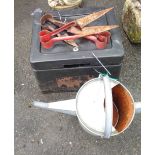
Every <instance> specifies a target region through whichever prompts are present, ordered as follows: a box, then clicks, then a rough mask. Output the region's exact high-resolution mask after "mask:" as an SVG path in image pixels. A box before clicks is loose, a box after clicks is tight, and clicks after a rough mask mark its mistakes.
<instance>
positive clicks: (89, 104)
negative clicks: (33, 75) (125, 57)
mask: <svg viewBox="0 0 155 155" xmlns="http://www.w3.org/2000/svg"><path fill="white" fill-rule="evenodd" d="M33 105H34V106H36V107H40V108H45V109H49V110H53V111H57V112H61V113H65V114H69V115H74V116H77V117H78V120H79V123H80V125H81V126H82V128H83V129H84V130H85V131H87V132H88V133H90V134H92V135H95V136H101V137H104V138H110V136H114V135H118V134H120V133H122V132H123V131H125V130H126V129H127V128H128V127H129V125H130V124H131V122H132V120H133V118H134V115H135V112H137V113H139V112H141V103H134V100H133V97H132V95H131V94H130V92H129V91H128V90H127V88H126V87H125V86H124V85H123V84H121V83H120V82H119V81H117V80H115V79H112V78H109V76H108V75H106V76H99V77H98V78H94V79H92V80H89V81H88V82H86V83H85V84H84V85H83V86H82V87H81V88H80V89H79V91H78V92H77V95H76V98H75V99H70V100H65V101H58V102H52V103H43V102H37V101H34V102H33Z"/></svg>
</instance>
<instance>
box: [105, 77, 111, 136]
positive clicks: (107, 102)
mask: <svg viewBox="0 0 155 155" xmlns="http://www.w3.org/2000/svg"><path fill="white" fill-rule="evenodd" d="M103 81H104V90H105V130H104V138H110V136H111V132H112V121H113V100H112V89H111V84H110V79H109V77H108V75H106V76H104V77H103Z"/></svg>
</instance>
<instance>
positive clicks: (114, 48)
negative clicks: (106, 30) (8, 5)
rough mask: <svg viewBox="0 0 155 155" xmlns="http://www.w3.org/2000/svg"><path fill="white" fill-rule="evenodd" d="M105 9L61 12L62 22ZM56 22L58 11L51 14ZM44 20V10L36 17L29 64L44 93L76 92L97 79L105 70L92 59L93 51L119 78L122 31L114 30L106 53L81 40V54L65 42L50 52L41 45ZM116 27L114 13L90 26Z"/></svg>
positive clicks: (115, 76) (79, 42)
mask: <svg viewBox="0 0 155 155" xmlns="http://www.w3.org/2000/svg"><path fill="white" fill-rule="evenodd" d="M101 9H105V8H81V9H74V10H67V11H59V13H60V15H61V17H62V20H65V18H66V19H67V21H71V20H73V19H76V18H80V17H82V16H83V15H87V14H90V13H92V12H95V11H99V10H101ZM50 13H52V15H53V16H54V18H58V19H59V14H58V12H57V11H50ZM41 16H42V12H41V10H37V11H35V13H34V18H33V31H32V47H31V54H30V63H31V66H32V68H33V71H34V73H35V76H36V79H37V81H38V84H39V86H40V88H41V90H42V91H44V92H48V91H52V92H59V91H76V90H78V89H79V88H80V86H81V85H82V84H83V83H85V82H86V81H87V80H89V79H91V78H94V77H97V76H98V73H97V72H96V71H95V70H97V71H99V72H102V73H105V70H104V69H103V67H101V65H100V64H99V63H98V61H97V60H96V59H95V58H94V57H93V55H92V51H93V52H94V53H95V55H96V56H97V57H98V58H99V59H100V61H101V62H102V63H103V64H104V65H105V67H106V68H107V69H108V70H109V71H110V73H111V74H112V77H113V78H117V79H118V78H119V74H120V70H121V66H122V59H123V56H124V50H123V46H122V41H121V37H120V30H119V28H117V29H114V30H111V31H110V32H111V41H110V43H109V45H108V46H107V47H106V48H105V49H96V46H95V44H94V43H92V42H91V41H88V40H86V39H79V40H78V41H77V43H78V44H79V51H73V47H71V46H70V45H67V44H65V43H64V42H59V43H56V44H55V45H54V46H53V47H52V48H51V49H44V48H42V47H41V45H40V42H39V37H38V33H39V31H40V30H41V26H40V24H38V23H39V20H40V17H41ZM112 24H117V22H116V19H115V14H114V10H113V11H111V12H109V13H107V14H106V15H105V16H103V17H101V18H100V19H98V20H96V21H94V22H92V23H91V24H90V25H112Z"/></svg>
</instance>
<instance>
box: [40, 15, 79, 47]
mask: <svg viewBox="0 0 155 155" xmlns="http://www.w3.org/2000/svg"><path fill="white" fill-rule="evenodd" d="M46 21H49V22H51V23H53V24H55V25H57V26H59V27H60V26H63V25H64V23H63V22H61V21H59V20H55V19H54V18H53V17H52V15H50V14H45V15H43V16H42V17H41V19H40V23H41V25H42V27H43V28H44V29H48V30H50V31H54V30H55V29H54V28H53V27H52V26H50V25H48V26H44V24H45V22H46ZM57 36H58V37H62V36H68V34H67V33H64V34H63V35H61V34H60V33H58V34H57ZM64 42H66V43H67V44H69V45H71V46H74V47H78V45H77V44H76V42H75V41H74V40H64Z"/></svg>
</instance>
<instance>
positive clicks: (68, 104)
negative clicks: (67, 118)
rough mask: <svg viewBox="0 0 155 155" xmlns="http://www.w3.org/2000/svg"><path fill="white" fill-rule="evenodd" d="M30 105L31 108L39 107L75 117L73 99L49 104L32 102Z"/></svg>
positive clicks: (74, 101) (74, 102)
mask: <svg viewBox="0 0 155 155" xmlns="http://www.w3.org/2000/svg"><path fill="white" fill-rule="evenodd" d="M32 104H33V106H35V107H39V108H42V109H47V110H52V111H56V112H60V113H64V114H68V115H73V116H76V100H75V99H70V100H64V101H58V102H51V103H45V102H39V101H34V102H33V103H32Z"/></svg>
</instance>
